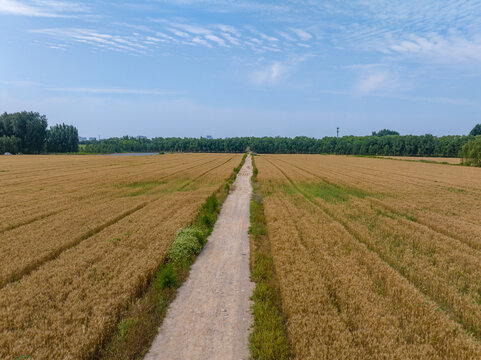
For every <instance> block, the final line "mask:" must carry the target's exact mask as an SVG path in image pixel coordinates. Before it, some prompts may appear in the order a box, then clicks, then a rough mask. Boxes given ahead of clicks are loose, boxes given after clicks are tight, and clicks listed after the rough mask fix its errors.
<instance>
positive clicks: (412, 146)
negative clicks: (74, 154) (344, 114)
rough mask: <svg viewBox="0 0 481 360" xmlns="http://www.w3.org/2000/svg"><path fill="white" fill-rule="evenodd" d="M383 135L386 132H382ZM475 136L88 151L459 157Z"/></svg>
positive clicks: (115, 142) (101, 145) (116, 141)
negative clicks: (247, 150)
mask: <svg viewBox="0 0 481 360" xmlns="http://www.w3.org/2000/svg"><path fill="white" fill-rule="evenodd" d="M381 134H382V133H381ZM474 138H475V136H474V135H466V136H464V135H450V136H441V137H436V136H433V135H430V134H427V135H421V136H416V135H404V136H402V135H383V134H382V135H381V136H379V133H374V134H373V135H370V136H343V137H324V138H322V139H316V138H311V137H305V136H297V137H295V138H288V137H235V138H225V139H207V138H202V137H201V138H179V137H169V138H162V137H157V138H153V139H138V138H135V137H129V136H124V137H121V138H110V139H104V140H100V141H98V140H95V141H86V142H84V144H85V148H84V149H83V150H84V151H85V152H88V153H117V152H230V153H232V152H238V153H240V152H244V151H246V149H247V148H250V150H251V151H254V152H257V153H270V154H342V155H381V156H388V155H390V156H396V155H397V156H440V157H457V156H458V155H459V152H460V151H461V149H462V147H463V146H464V145H465V144H466V143H467V142H469V141H470V140H474Z"/></svg>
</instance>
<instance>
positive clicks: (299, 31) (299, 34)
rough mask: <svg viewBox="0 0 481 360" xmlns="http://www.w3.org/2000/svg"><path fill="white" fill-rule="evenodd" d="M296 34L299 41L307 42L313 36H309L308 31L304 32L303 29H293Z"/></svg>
mask: <svg viewBox="0 0 481 360" xmlns="http://www.w3.org/2000/svg"><path fill="white" fill-rule="evenodd" d="M290 30H291V31H292V32H293V33H294V34H296V35H297V37H298V38H299V39H301V40H302V41H307V40H310V39H311V38H312V35H311V34H309V33H308V32H307V31H305V30H302V29H297V28H291V29H290Z"/></svg>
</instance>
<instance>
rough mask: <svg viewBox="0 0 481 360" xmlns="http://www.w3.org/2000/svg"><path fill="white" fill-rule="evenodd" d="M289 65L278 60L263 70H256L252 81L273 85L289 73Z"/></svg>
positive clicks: (258, 83)
mask: <svg viewBox="0 0 481 360" xmlns="http://www.w3.org/2000/svg"><path fill="white" fill-rule="evenodd" d="M287 70H288V67H287V66H286V65H285V64H283V63H281V62H279V61H276V62H274V63H273V64H271V65H269V66H267V67H266V68H264V69H262V70H258V71H255V72H254V73H253V74H252V78H251V80H252V82H253V83H254V84H257V85H273V84H277V83H278V82H279V81H280V79H281V78H282V77H283V76H284V75H285V74H286V73H287Z"/></svg>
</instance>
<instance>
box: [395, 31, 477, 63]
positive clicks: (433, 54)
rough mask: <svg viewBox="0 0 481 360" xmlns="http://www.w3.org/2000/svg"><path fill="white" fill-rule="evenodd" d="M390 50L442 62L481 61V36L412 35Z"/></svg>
mask: <svg viewBox="0 0 481 360" xmlns="http://www.w3.org/2000/svg"><path fill="white" fill-rule="evenodd" d="M390 49H391V50H392V51H393V52H394V53H397V54H400V55H406V56H421V57H424V58H430V59H433V58H434V59H438V60H440V61H456V62H457V61H480V60H481V36H480V35H475V36H473V37H471V38H467V37H465V36H462V35H461V34H452V35H448V36H443V35H440V34H436V33H434V34H427V35H425V36H419V35H410V36H409V37H408V38H407V39H406V40H403V41H400V42H395V43H393V44H391V45H390Z"/></svg>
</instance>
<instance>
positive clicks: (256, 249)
mask: <svg viewBox="0 0 481 360" xmlns="http://www.w3.org/2000/svg"><path fill="white" fill-rule="evenodd" d="M252 166H253V168H254V174H253V176H252V186H253V189H254V192H253V195H252V199H251V204H250V210H251V212H250V220H251V226H250V229H249V234H250V236H251V278H252V280H253V281H254V282H255V283H256V286H255V289H254V293H253V295H252V300H253V301H254V304H253V306H252V310H253V315H254V325H253V329H252V333H251V335H250V338H249V342H250V351H251V356H252V358H253V359H256V360H257V359H258V360H283V359H289V357H290V350H289V340H288V337H287V334H286V328H285V317H284V315H283V313H282V303H281V298H280V292H279V286H278V282H277V279H276V275H275V269H274V262H273V259H272V255H271V248H270V242H269V238H268V236H267V226H266V218H265V215H264V207H263V205H262V196H261V193H260V190H259V184H258V183H257V174H258V170H257V168H256V166H255V161H254V158H253V159H252Z"/></svg>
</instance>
